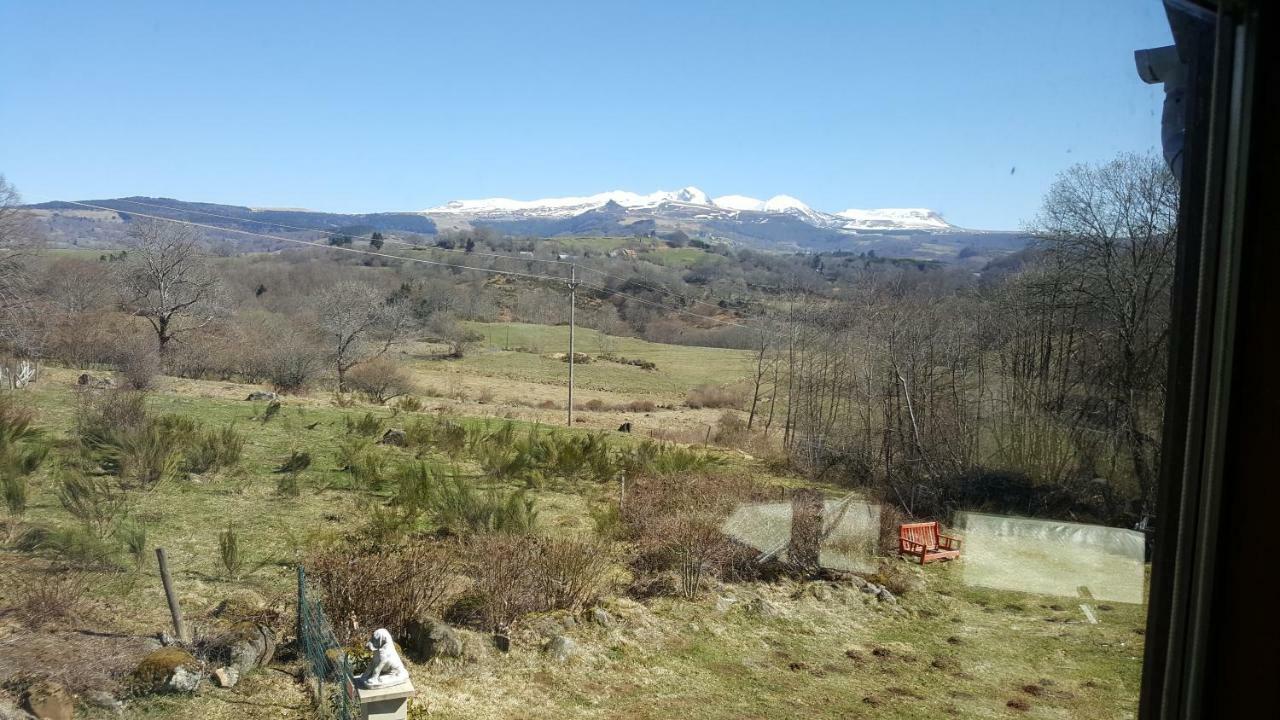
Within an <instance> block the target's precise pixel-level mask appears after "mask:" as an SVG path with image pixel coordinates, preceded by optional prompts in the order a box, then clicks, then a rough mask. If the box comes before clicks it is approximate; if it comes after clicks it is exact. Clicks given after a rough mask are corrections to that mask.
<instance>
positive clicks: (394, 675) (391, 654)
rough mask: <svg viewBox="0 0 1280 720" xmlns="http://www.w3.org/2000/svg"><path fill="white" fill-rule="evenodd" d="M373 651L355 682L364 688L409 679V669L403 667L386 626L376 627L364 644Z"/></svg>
mask: <svg viewBox="0 0 1280 720" xmlns="http://www.w3.org/2000/svg"><path fill="white" fill-rule="evenodd" d="M365 647H367V648H369V650H370V651H371V652H372V653H373V657H371V658H369V666H368V667H367V668H365V671H364V674H363V675H361V676H360V678H359V679H358V680H356V684H357V685H358V686H359V687H362V688H364V689H366V690H368V689H372V688H382V687H387V686H390V685H398V684H400V683H402V682H405V681H406V680H408V679H409V671H408V670H405V669H404V663H403V662H401V660H400V654H399V653H397V652H396V644H395V643H394V642H392V640H391V633H390V632H387V630H386V628H378V629H377V630H375V631H374V633H373V637H372V638H370V639H369V643H368V644H367V645H366V646H365Z"/></svg>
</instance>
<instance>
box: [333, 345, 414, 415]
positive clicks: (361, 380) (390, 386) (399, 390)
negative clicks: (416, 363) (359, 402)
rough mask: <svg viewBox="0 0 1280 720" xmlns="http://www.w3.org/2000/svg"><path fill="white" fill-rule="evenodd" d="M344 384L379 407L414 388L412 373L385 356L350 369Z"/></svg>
mask: <svg viewBox="0 0 1280 720" xmlns="http://www.w3.org/2000/svg"><path fill="white" fill-rule="evenodd" d="M346 384H347V387H348V388H350V389H351V390H352V391H354V392H357V393H360V394H361V395H362V396H364V398H365V399H366V400H368V401H369V402H373V403H377V404H379V405H384V404H386V403H387V401H389V400H392V399H394V398H397V397H400V396H402V395H407V394H409V393H411V392H413V391H414V389H415V387H416V383H415V381H414V378H413V373H411V372H409V370H408V369H407V368H405V367H404V366H403V365H401V364H400V363H397V362H396V361H394V360H392V359H391V358H388V357H386V356H385V355H384V356H381V357H377V358H374V359H372V360H369V361H367V362H364V363H361V364H359V365H357V366H355V367H354V368H352V369H351V370H350V371H349V372H348V373H347V375H346Z"/></svg>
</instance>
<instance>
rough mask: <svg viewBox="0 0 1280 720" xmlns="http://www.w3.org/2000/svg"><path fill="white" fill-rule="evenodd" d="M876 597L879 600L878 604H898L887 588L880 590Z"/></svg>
mask: <svg viewBox="0 0 1280 720" xmlns="http://www.w3.org/2000/svg"><path fill="white" fill-rule="evenodd" d="M876 597H878V598H880V602H887V603H889V604H891V605H897V604H898V598H896V597H894V596H893V593H891V592H889V588H887V587H882V588H880V590H879V592H877V593H876Z"/></svg>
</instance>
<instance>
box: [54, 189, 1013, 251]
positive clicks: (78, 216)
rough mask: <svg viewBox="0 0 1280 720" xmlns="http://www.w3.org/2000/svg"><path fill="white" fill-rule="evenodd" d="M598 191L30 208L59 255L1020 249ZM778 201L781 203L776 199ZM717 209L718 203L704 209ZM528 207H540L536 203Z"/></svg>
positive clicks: (849, 215) (918, 213)
mask: <svg viewBox="0 0 1280 720" xmlns="http://www.w3.org/2000/svg"><path fill="white" fill-rule="evenodd" d="M666 195H669V194H663V193H658V194H655V195H653V196H636V195H633V194H626V193H604V194H601V195H599V196H590V197H586V198H560V199H552V200H546V201H529V202H520V201H506V200H500V201H493V200H490V201H457V202H455V203H450V204H448V205H445V206H441V207H439V208H431V209H428V210H425V211H422V212H387V213H368V214H341V213H326V212H318V211H313V210H300V209H275V208H252V207H242V206H237V205H219V204H214V203H199V202H188V201H183V200H175V199H172V198H152V197H128V198H116V199H107V200H86V201H84V202H86V203H88V204H91V205H96V206H99V207H103V208H109V210H93V209H88V208H84V207H82V206H79V205H74V204H71V203H66V202H50V203H42V204H40V205H32V206H29V208H30V209H31V210H33V211H34V213H35V215H36V216H37V219H38V220H39V221H40V222H41V223H42V224H43V226H44V229H45V230H46V232H47V235H48V237H49V238H50V240H51V241H52V242H53V243H54V244H56V245H61V246H67V247H112V246H115V245H119V244H120V243H121V242H123V241H124V239H125V237H126V234H127V226H128V223H129V222H130V221H131V219H132V218H133V216H134V215H135V214H143V215H158V216H163V217H167V218H173V219H177V220H185V221H190V222H198V223H202V224H205V225H211V226H214V227H218V228H227V229H233V230H247V231H251V232H258V233H269V234H275V235H288V234H295V233H310V232H313V231H318V230H319V231H329V232H345V233H350V234H352V235H368V234H369V233H371V232H373V231H375V230H377V231H381V232H384V233H395V234H401V235H403V234H414V235H435V234H436V233H437V231H438V230H443V229H451V230H463V231H465V230H467V229H469V228H489V229H492V230H494V231H496V232H498V233H501V234H503V235H513V236H523V237H581V236H594V237H601V236H604V237H634V236H659V237H660V236H664V235H667V234H671V233H683V234H684V235H686V236H688V237H694V238H701V239H703V240H705V241H709V242H718V243H728V244H732V245H741V246H747V247H754V248H758V249H763V250H777V251H783V252H796V251H799V252H836V251H848V252H857V253H863V252H874V253H876V254H877V255H880V256H883V257H901V258H912V259H919V260H938V261H943V262H951V261H957V260H962V259H965V258H968V257H978V258H988V259H990V258H995V257H999V256H1001V255H1004V254H1007V253H1010V252H1016V251H1018V250H1020V249H1022V248H1023V247H1025V246H1026V245H1027V242H1028V238H1027V237H1026V235H1025V234H1023V233H1016V232H993V231H983V230H970V229H965V228H958V227H955V226H952V225H949V224H947V223H946V222H945V221H944V220H942V219H941V217H940V216H938V215H937V214H936V213H933V212H932V211H928V210H923V209H887V210H852V209H851V210H845V211H842V212H840V213H835V214H831V213H824V212H820V211H816V210H812V209H810V208H809V207H808V206H806V205H804V204H803V203H801V202H799V201H798V200H795V199H794V198H787V197H786V196H779V197H778V198H773V199H770V200H768V201H758V200H754V199H752V198H744V197H740V196H726V197H724V198H717V199H716V200H709V199H707V198H706V196H705V194H703V193H701V191H697V190H696V188H695V189H691V188H686V189H685V190H682V191H680V193H677V194H675V195H674V197H673V198H667V197H666ZM780 198H781V199H780ZM717 202H719V203H722V204H721V205H717V204H715V203H717ZM537 203H547V204H545V205H537ZM210 235H211V236H212V237H213V238H214V239H225V240H228V241H234V245H233V246H232V247H234V248H240V249H245V250H263V249H274V248H275V247H278V246H279V245H280V244H279V243H273V242H272V241H270V240H266V239H260V238H252V237H248V236H245V235H243V234H239V233H230V232H229V233H226V234H225V235H222V236H221V238H220V237H219V233H217V232H216V231H211V232H210Z"/></svg>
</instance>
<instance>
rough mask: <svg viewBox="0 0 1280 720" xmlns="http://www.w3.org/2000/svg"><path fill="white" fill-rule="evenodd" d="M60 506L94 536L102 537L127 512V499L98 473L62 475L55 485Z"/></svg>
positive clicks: (121, 491) (124, 494)
mask: <svg viewBox="0 0 1280 720" xmlns="http://www.w3.org/2000/svg"><path fill="white" fill-rule="evenodd" d="M58 500H59V501H60V502H61V503H62V507H63V508H64V509H65V510H66V511H67V512H68V513H70V514H71V516H72V517H74V518H75V519H77V520H79V521H80V523H81V524H82V525H84V527H85V529H86V530H88V531H89V532H90V533H92V534H93V536H94V537H96V538H99V539H105V538H107V537H110V536H111V534H112V533H113V532H115V528H116V523H117V522H118V521H119V520H120V519H122V518H123V517H124V516H125V514H127V513H128V511H129V505H130V503H129V498H128V496H127V495H126V493H125V492H124V491H123V490H121V489H119V488H117V487H116V486H115V484H114V483H113V482H112V481H111V480H110V479H109V478H106V477H102V476H82V475H78V474H70V475H66V476H64V477H63V478H62V482H61V483H60V486H59V487H58Z"/></svg>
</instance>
